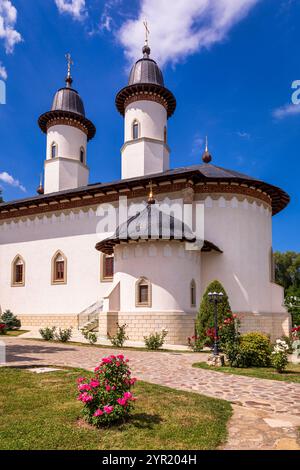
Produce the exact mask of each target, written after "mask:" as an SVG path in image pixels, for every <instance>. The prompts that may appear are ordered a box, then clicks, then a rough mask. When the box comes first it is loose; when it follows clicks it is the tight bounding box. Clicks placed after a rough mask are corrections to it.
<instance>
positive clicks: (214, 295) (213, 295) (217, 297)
mask: <svg viewBox="0 0 300 470" xmlns="http://www.w3.org/2000/svg"><path fill="white" fill-rule="evenodd" d="M223 296H224V294H223V292H209V293H208V298H209V301H210V302H211V303H213V304H214V330H215V332H214V356H218V355H219V327H218V303H221V302H222V300H223Z"/></svg>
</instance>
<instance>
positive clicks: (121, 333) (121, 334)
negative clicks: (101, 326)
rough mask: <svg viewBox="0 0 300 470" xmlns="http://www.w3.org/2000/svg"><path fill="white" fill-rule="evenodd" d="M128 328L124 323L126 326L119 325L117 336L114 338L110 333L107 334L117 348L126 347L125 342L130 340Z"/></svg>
mask: <svg viewBox="0 0 300 470" xmlns="http://www.w3.org/2000/svg"><path fill="white" fill-rule="evenodd" d="M126 328H127V325H126V323H124V325H119V323H117V332H116V334H115V335H114V336H111V335H110V334H109V333H107V336H108V339H109V341H110V342H111V344H112V345H113V346H115V347H116V348H121V347H122V346H123V345H124V343H125V341H126V340H127V339H128V336H127V335H126Z"/></svg>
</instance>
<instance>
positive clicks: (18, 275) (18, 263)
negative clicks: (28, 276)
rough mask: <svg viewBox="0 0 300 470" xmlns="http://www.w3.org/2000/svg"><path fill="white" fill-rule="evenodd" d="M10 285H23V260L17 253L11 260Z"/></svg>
mask: <svg viewBox="0 0 300 470" xmlns="http://www.w3.org/2000/svg"><path fill="white" fill-rule="evenodd" d="M11 284H12V286H24V285H25V262H24V260H23V258H22V256H20V255H17V256H16V257H15V259H14V260H13V262H12V282H11Z"/></svg>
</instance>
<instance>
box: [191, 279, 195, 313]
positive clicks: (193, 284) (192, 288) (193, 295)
mask: <svg viewBox="0 0 300 470" xmlns="http://www.w3.org/2000/svg"><path fill="white" fill-rule="evenodd" d="M190 301H191V307H196V283H195V281H194V279H193V280H192V281H191V284H190Z"/></svg>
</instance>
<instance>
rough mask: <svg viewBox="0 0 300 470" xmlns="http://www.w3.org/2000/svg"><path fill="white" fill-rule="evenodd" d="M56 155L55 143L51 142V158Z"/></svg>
mask: <svg viewBox="0 0 300 470" xmlns="http://www.w3.org/2000/svg"><path fill="white" fill-rule="evenodd" d="M55 157H57V144H56V143H55V142H53V143H52V144H51V158H55Z"/></svg>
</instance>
